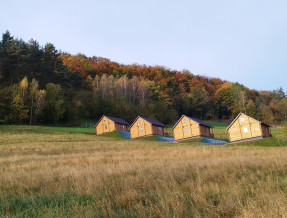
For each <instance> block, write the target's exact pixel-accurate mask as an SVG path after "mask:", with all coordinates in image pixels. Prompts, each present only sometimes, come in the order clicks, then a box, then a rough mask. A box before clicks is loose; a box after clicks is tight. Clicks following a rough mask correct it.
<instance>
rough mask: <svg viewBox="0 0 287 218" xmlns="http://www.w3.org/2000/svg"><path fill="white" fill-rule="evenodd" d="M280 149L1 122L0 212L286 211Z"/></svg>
mask: <svg viewBox="0 0 287 218" xmlns="http://www.w3.org/2000/svg"><path fill="white" fill-rule="evenodd" d="M23 128H24V129H23ZM167 145H168V146H167ZM286 149H287V148H284V147H277V148H276V147H270V148H266V147H247V146H243V147H241V146H236V147H211V146H190V145H186V144H180V143H177V144H168V143H164V142H158V141H141V140H119V141H118V140H114V139H113V137H105V136H93V135H84V134H67V133H65V132H58V131H54V130H47V132H46V130H44V129H41V130H39V129H38V127H32V128H31V129H30V128H29V127H21V126H20V127H14V129H12V130H10V131H7V129H5V128H0V175H1V176H0V216H19V217H23V216H28V217H34V216H41V217H42V216H47V217H51V216H52V217H63V216H71V217H73V216H75V217H79V216H80V217H82V216H83V217H95V216H111V217H114V216H120V217H132V216H137V217H146V216H153V217H187V216H188V217H190V216H195V217H196V216H197V217H202V216H205V217H219V216H220V217H221V216H226V217H234V216H236V217H284V216H287V207H286V205H287V198H286V197H287V196H286V194H287V150H286Z"/></svg>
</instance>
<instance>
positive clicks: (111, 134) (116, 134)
mask: <svg viewBox="0 0 287 218" xmlns="http://www.w3.org/2000/svg"><path fill="white" fill-rule="evenodd" d="M97 137H102V138H109V139H111V140H125V139H126V138H124V137H122V136H121V135H120V132H119V131H113V132H107V133H103V134H101V135H98V136H97Z"/></svg>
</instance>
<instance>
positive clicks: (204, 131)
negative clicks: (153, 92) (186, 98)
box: [172, 115, 214, 140]
mask: <svg viewBox="0 0 287 218" xmlns="http://www.w3.org/2000/svg"><path fill="white" fill-rule="evenodd" d="M211 128H213V127H212V126H211V125H209V124H207V123H205V122H203V121H201V120H199V119H196V118H192V117H188V116H186V115H182V116H181V118H180V119H179V120H178V121H177V122H176V124H175V125H174V126H173V127H172V131H173V136H174V140H181V139H188V138H193V137H210V138H213V137H214V135H213V134H212V133H211V131H210V130H211Z"/></svg>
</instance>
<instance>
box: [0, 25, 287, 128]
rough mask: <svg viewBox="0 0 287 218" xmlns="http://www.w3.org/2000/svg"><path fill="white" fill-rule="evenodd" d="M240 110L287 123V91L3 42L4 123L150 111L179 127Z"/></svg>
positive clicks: (0, 102)
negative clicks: (183, 121)
mask: <svg viewBox="0 0 287 218" xmlns="http://www.w3.org/2000/svg"><path fill="white" fill-rule="evenodd" d="M239 112H244V113H246V114H248V115H250V116H252V117H254V118H257V119H260V120H262V121H263V122H266V123H269V124H280V123H283V122H286V121H287V92H285V90H284V89H283V88H281V87H278V89H277V90H270V91H258V90H252V89H249V88H248V87H245V86H244V85H242V84H239V83H233V82H229V81H224V80H222V79H219V78H209V77H206V76H201V75H194V74H192V73H191V72H190V71H188V70H181V71H177V70H172V69H168V68H166V67H164V66H147V65H139V64H131V65H125V64H120V63H117V62H114V61H111V60H109V59H107V58H103V57H98V56H93V57H87V56H86V55H84V54H77V55H72V54H69V53H66V52H61V51H58V50H57V49H56V48H55V46H54V45H53V44H51V43H47V44H46V45H44V46H42V45H39V43H38V42H37V41H35V40H33V39H31V40H30V41H28V42H25V41H23V40H22V39H18V38H15V37H13V36H12V35H11V34H10V33H9V31H6V32H5V33H3V34H2V40H1V41H0V124H31V125H35V124H60V123H61V124H65V125H78V124H79V123H81V121H82V120H85V119H89V120H97V119H99V118H100V117H101V116H102V115H103V114H105V115H110V116H115V117H121V118H123V119H125V120H127V121H129V122H132V121H133V120H134V119H135V118H136V116H138V115H141V116H146V117H150V118H154V119H158V120H159V121H161V122H163V123H165V124H168V125H172V124H173V123H174V122H175V121H176V120H177V119H178V118H179V117H180V116H181V115H182V114H185V115H189V116H192V117H196V118H199V119H203V120H231V119H232V118H234V117H235V116H236V115H237V114H238V113H239Z"/></svg>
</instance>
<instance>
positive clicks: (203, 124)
mask: <svg viewBox="0 0 287 218" xmlns="http://www.w3.org/2000/svg"><path fill="white" fill-rule="evenodd" d="M183 117H187V118H188V119H190V120H193V121H194V122H196V123H198V124H200V125H202V126H206V127H209V128H213V126H211V125H209V124H208V123H206V122H203V121H202V120H199V119H196V118H193V117H189V116H186V115H182V116H181V117H180V118H179V120H178V121H177V122H176V123H175V124H174V126H173V127H172V130H173V129H174V128H175V127H176V125H177V124H178V123H179V121H181V119H182V118H183Z"/></svg>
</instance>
